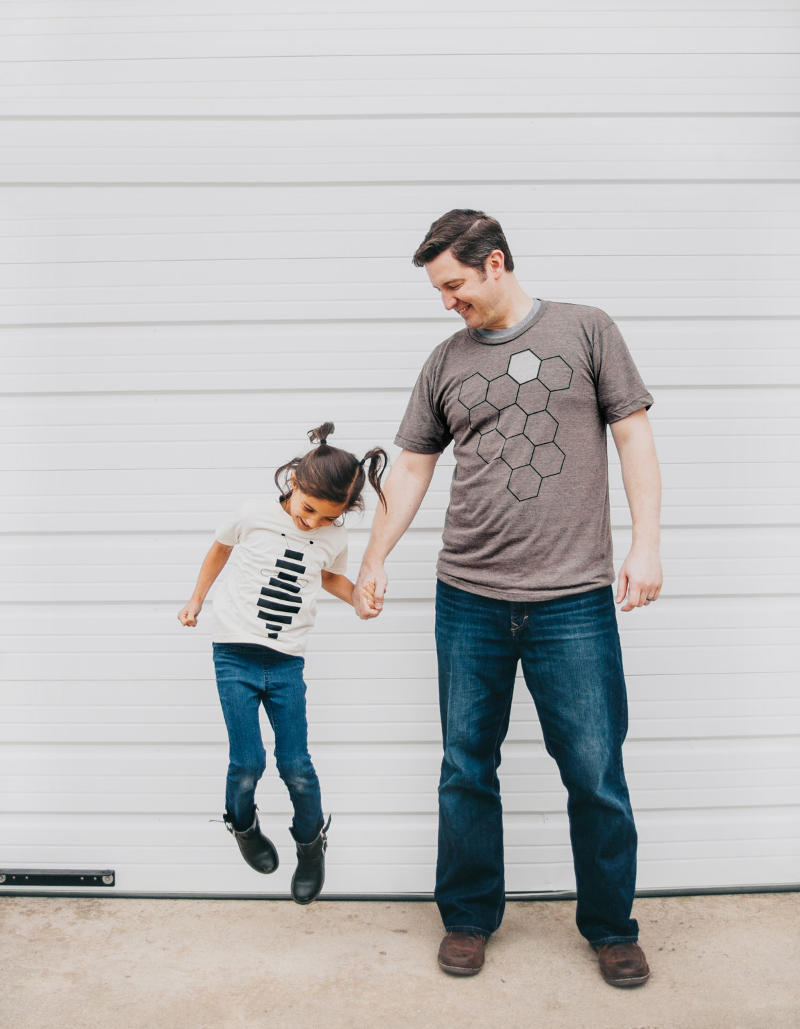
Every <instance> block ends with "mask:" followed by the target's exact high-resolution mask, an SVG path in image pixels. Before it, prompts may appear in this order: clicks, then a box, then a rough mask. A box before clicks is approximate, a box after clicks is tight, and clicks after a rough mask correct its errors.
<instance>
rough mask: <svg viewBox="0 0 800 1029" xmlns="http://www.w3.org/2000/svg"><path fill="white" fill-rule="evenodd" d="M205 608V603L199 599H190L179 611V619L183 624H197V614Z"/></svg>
mask: <svg viewBox="0 0 800 1029" xmlns="http://www.w3.org/2000/svg"><path fill="white" fill-rule="evenodd" d="M202 609H203V605H202V604H201V603H200V602H199V601H197V600H190V601H189V603H188V604H187V605H186V607H184V608H182V609H181V610H180V611H179V612H178V621H179V622H180V623H181V625H188V626H195V625H197V616H198V615H199V614H200V612H201V611H202Z"/></svg>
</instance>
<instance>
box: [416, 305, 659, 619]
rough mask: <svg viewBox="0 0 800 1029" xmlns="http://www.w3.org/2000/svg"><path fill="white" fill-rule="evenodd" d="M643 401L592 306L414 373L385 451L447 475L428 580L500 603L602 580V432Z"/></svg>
mask: <svg viewBox="0 0 800 1029" xmlns="http://www.w3.org/2000/svg"><path fill="white" fill-rule="evenodd" d="M652 403H653V398H652V397H651V395H650V394H649V393H648V391H647V389H646V388H645V385H644V383H643V382H642V379H641V377H640V375H639V373H638V371H637V369H636V366H635V364H634V363H633V358H632V357H631V355H630V352H629V351H628V348H627V346H626V345H625V341H624V340H623V338H622V336H621V334H620V332H619V329H618V328H617V326H616V325H615V324H614V322H613V321H612V320H611V318H610V317H609V316H608V315H607V314H606V313H605V312H604V311H601V310H599V309H598V308H595V307H583V306H579V305H577V304H562V303H555V302H551V301H546V300H545V301H541V303H540V304H539V305H538V307H534V309H533V310H532V312H531V314H529V315H528V317H527V318H526V319H525V320H524V321H522V322H520V323H519V325H516V326H513V327H512V328H510V329H507V330H504V331H501V332H492V333H480V332H477V331H474V330H469V329H463V330H461V331H460V332H457V333H456V334H455V335H454V336H451V337H450V339H447V340H445V341H444V343H441V344H440V345H439V346H438V347H437V348H436V349H435V350H434V351H433V353H432V354H431V356H430V357H429V358H428V360H427V361H426V362H425V364H424V366H423V368H422V371H421V372H420V375H419V378H418V379H417V383H416V385H415V387H414V390H413V392H412V394H411V399H410V400H409V403H408V408H407V410H406V413H405V416H404V418H403V421H402V423H401V425H400V429H399V431H398V434H397V437H396V439H395V442H396V444H397V445H398V446H400V447H403V448H404V449H405V450H411V451H414V452H415V453H420V454H436V453H439V452H440V451H442V450H444V449H445V447H447V445H448V444H449V443H450V441H451V440H454V441H455V448H454V450H455V458H456V468H455V472H454V475H453V480H452V485H451V490H450V505H449V507H448V510H447V517H446V519H445V528H444V536H443V546H442V549H441V551H440V554H439V562H438V566H437V575H438V577H439V578H440V579H441V580H443V581H444V582H446V583H449V584H450V585H452V586H457V587H459V588H460V589H464V590H467V591H468V592H471V593H478V594H481V595H483V596H488V597H497V598H499V599H503V600H514V601H526V600H547V599H550V598H553V597H558V596H564V595H567V594H570V593H580V592H583V591H585V590H590V589H596V588H598V587H600V586H607V585H609V584H610V583H611V582H613V581H614V568H613V563H612V553H611V525H610V512H609V499H608V467H607V452H606V425H608V424H610V423H612V422H615V421H619V419H621V418H625V417H626V416H627V415H629V414H633V413H634V412H635V411H639V410H641V409H642V408H649V407H650V405H651V404H652Z"/></svg>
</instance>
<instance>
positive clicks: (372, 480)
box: [358, 447, 389, 511]
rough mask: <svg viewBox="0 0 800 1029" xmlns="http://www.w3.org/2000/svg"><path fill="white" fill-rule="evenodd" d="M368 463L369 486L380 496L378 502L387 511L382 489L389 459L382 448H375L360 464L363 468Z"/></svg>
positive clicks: (365, 455)
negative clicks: (382, 481)
mask: <svg viewBox="0 0 800 1029" xmlns="http://www.w3.org/2000/svg"><path fill="white" fill-rule="evenodd" d="M367 461H369V467H368V470H367V478H368V479H369V484H370V486H372V488H373V489H374V490H375V492H376V493H377V494H378V500H380V502H381V503H382V504H383V510H384V511H387V510H388V508H387V506H386V497H385V496H384V494H383V490H382V489H381V479H382V478H383V473H384V472H385V471H386V468H387V466H388V464H389V458H388V456H387V454H386V451H385V450H384V449H383V448H382V447H374V448H373V449H372V450H370V451H369V452H368V453H366V454H364V456H363V457H362V458H361V460H360V461H359V462H358V463H359V464H360V465H361V467H362V468H363V467H364V465H365V464H366V462H367Z"/></svg>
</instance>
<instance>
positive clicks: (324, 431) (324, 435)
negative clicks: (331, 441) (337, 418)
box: [308, 422, 333, 447]
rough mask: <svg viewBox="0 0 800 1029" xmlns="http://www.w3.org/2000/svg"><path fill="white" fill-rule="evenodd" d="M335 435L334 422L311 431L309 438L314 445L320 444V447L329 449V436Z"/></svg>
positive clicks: (324, 423)
mask: <svg viewBox="0 0 800 1029" xmlns="http://www.w3.org/2000/svg"><path fill="white" fill-rule="evenodd" d="M332 435H333V422H323V423H322V425H318V426H317V428H316V429H310V430H309V433H308V438H309V439H310V440H311V442H312V443H318V444H319V446H320V447H327V445H328V436H332Z"/></svg>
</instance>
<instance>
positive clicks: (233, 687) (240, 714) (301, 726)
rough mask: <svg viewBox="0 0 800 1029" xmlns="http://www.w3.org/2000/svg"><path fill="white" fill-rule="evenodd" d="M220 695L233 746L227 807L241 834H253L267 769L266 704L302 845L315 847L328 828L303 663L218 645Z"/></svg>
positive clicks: (262, 650)
mask: <svg viewBox="0 0 800 1029" xmlns="http://www.w3.org/2000/svg"><path fill="white" fill-rule="evenodd" d="M213 646H214V668H215V670H216V673H217V689H218V691H219V699H220V703H221V704H222V713H223V715H224V717H225V725H226V726H227V729H228V740H229V742H230V751H229V762H230V763H229V765H228V778H227V782H226V785H225V807H226V809H227V811H228V814H229V816H230V817H231V819H232V821H233V825H234V828H235V829H240V830H243V829H248V828H249V827H250V826H251V825H252V824H253V817H254V815H255V792H256V785H257V784H258V781H259V779H260V778H261V776H262V775H263V774H264V769H265V768H266V752H265V750H264V743H263V740H262V738H261V728H260V726H259V721H258V712H259V707H260V705H261V704H263V705H264V710H265V711H266V713H267V718H269V722H270V725H271V726H272V731H273V733H274V734H275V761H276V763H277V766H278V774H279V775H280V777H281V779H283V781H284V783H285V784H286V787H287V789H288V790H289V797H290V798H291V801H292V806H293V807H294V820H293V825H292V827H293V829H294V831H295V834H296V837H295V838H296V839H297V841H298V842H299V843H310V842H311V840H313V839H314V838H315V837H316V835H317V833H318V832H319V830H320V827H321V826H322V821H323V820H322V801H321V798H320V789H319V780H318V779H317V773H316V772H315V771H314V766H313V765H312V763H311V757H310V756H309V753H308V724H307V721H306V684H305V681H304V680H303V666H304V664H305V662H304V660H303V658H302V657H293V656H291V655H287V654H281V653H279V652H278V651H277V650H270V649H269V647H261V646H258V645H257V644H247V643H215V644H214V645H213Z"/></svg>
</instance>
